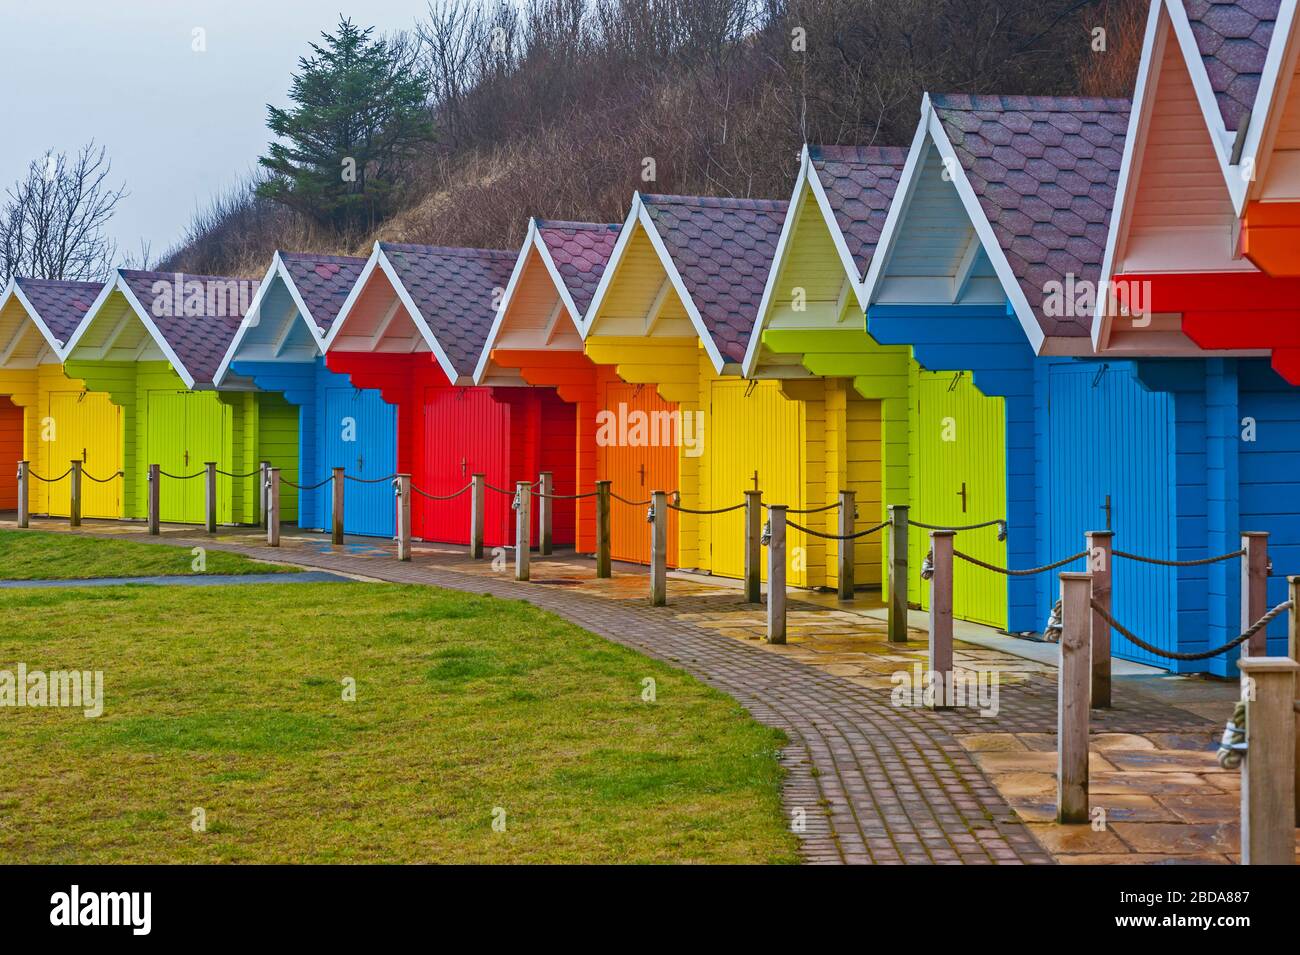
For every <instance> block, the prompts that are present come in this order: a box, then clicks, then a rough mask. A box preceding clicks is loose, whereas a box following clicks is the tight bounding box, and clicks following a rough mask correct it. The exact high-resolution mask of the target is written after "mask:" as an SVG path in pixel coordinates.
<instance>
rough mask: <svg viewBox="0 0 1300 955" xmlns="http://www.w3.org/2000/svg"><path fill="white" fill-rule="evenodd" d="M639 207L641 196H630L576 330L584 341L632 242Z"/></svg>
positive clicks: (638, 194) (637, 194)
mask: <svg viewBox="0 0 1300 955" xmlns="http://www.w3.org/2000/svg"><path fill="white" fill-rule="evenodd" d="M640 206H641V194H640V193H639V192H638V193H635V194H634V195H633V196H632V208H631V209H629V210H628V213H627V218H625V219H624V220H623V228H621V229H619V230H618V239H617V240H616V241H615V242H614V251H613V252H611V253H610V256H609V261H608V262H606V263H605V271H603V272H601V273H600V282H598V283H597V285H596V294H595V295H593V296H592V297H591V304H590V305H588V306H587V313H586V314H585V315H584V316H583V317H582V323H581V324H580V325H579V327H578V330H579V331H580V332H581V333H582V337H583V338H584V339H585V338H586V337H587V334H588V332H590V331H591V323H592V322H593V321H595V319H596V315H597V314H599V312H600V306H601V305H603V304H604V303H605V294H606V293H607V292H608V291H609V286H610V283H611V282H613V281H614V273H615V272H616V271H617V269H618V265H619V263H620V262H622V261H623V253H624V251H626V249H627V244H628V243H629V242H631V241H632V235H633V233H634V232H635V231H636V221H637V210H638V209H639V208H640Z"/></svg>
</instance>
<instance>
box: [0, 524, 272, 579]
mask: <svg viewBox="0 0 1300 955" xmlns="http://www.w3.org/2000/svg"><path fill="white" fill-rule="evenodd" d="M195 558H196V555H194V554H192V553H191V552H190V550H189V549H188V548H183V547H172V546H168V545H166V544H145V543H140V542H138V541H133V540H104V539H98V538H91V537H77V536H75V535H72V534H65V533H61V532H57V531H56V532H50V531H33V530H23V531H13V530H0V580H69V579H74V578H81V577H84V578H91V577H160V576H169V577H170V576H175V575H180V574H185V575H188V574H193V573H195V570H194V561H195ZM203 559H204V561H205V563H206V570H205V571H204V572H205V573H209V574H269V573H279V572H282V571H296V570H297V568H296V567H281V566H278V565H276V564H261V563H258V562H257V561H255V560H249V559H248V558H247V557H241V556H239V555H238V554H226V553H223V552H221V551H218V550H208V551H207V552H206V553H205V554H204V555H203Z"/></svg>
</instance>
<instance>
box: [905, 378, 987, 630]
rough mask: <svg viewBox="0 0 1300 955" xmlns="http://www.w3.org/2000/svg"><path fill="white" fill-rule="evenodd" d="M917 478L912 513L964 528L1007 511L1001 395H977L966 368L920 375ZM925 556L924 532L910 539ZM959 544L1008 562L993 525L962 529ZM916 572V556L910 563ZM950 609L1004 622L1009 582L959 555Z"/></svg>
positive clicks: (924, 594)
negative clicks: (979, 528)
mask: <svg viewBox="0 0 1300 955" xmlns="http://www.w3.org/2000/svg"><path fill="white" fill-rule="evenodd" d="M917 397H918V409H917V412H918V413H917V480H918V482H919V487H918V490H919V492H920V493H919V495H918V500H917V506H916V507H915V508H913V516H914V517H915V518H916V519H917V520H919V521H923V522H925V523H927V524H934V525H939V526H962V525H966V524H979V523H982V522H983V521H989V520H997V519H1000V518H1005V517H1006V516H1007V514H1006V510H1007V475H1006V417H1005V413H1004V403H1003V399H1001V398H990V397H987V396H985V395H983V394H981V393H980V391H979V389H978V388H976V387H975V385H974V384H973V383H972V382H971V378H970V375H969V374H967V373H966V372H960V373H958V372H922V373H921V375H920V378H919V381H918V396H917ZM911 545H912V548H913V549H914V552H915V553H917V554H918V555H919V556H920V557H922V558H923V557H924V556H925V555H926V553H928V552H929V549H930V539H929V531H925V530H922V529H920V528H917V529H916V530H915V531H914V533H913V539H912V541H911ZM957 547H958V549H959V550H962V551H964V552H965V553H968V554H970V555H971V556H972V557H978V558H979V559H981V560H984V561H987V562H989V563H991V564H997V565H998V566H1001V567H1005V566H1006V559H1007V545H1006V543H1005V542H1004V541H999V540H998V539H997V529H996V528H995V527H988V528H983V529H981V530H977V531H963V532H961V533H959V534H958V535H957ZM911 563H912V566H913V568H914V570H913V573H914V574H915V575H917V576H918V580H919V574H920V563H921V562H920V560H915V561H912V562H911ZM919 590H920V597H921V606H922V607H923V608H928V607H929V606H930V587H929V583H928V582H924V581H922V582H920V585H919ZM952 599H953V615H954V616H956V617H958V618H960V619H962V620H970V621H973V622H975V623H983V624H988V625H989V626H992V627H999V628H1005V627H1006V625H1007V586H1006V581H1005V579H1003V578H1002V577H1001V576H999V575H995V574H993V573H992V572H991V571H987V570H983V569H982V568H979V567H974V566H972V565H971V564H968V563H966V562H965V561H962V560H956V561H954V562H953V596H952Z"/></svg>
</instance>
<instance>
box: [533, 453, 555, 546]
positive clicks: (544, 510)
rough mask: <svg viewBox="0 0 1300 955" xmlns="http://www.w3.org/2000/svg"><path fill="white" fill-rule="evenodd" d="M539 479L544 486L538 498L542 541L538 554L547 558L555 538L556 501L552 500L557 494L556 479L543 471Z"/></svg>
mask: <svg viewBox="0 0 1300 955" xmlns="http://www.w3.org/2000/svg"><path fill="white" fill-rule="evenodd" d="M539 477H540V479H541V485H542V486H541V487H540V488H539V489H538V490H540V491H541V493H540V494H539V495H538V497H537V533H538V535H539V536H540V538H541V539H540V540H539V541H538V542H537V553H538V554H539V555H541V556H543V557H545V556H547V555H549V554H550V553H551V551H552V544H551V539H552V538H553V537H554V536H555V501H554V500H553V499H552V498H551V495H552V494H554V493H555V477H554V475H553V474H552V473H551V472H550V471H543V472H542V473H541V474H540V475H539Z"/></svg>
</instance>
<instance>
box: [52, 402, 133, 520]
mask: <svg viewBox="0 0 1300 955" xmlns="http://www.w3.org/2000/svg"><path fill="white" fill-rule="evenodd" d="M45 416H46V418H47V419H48V421H47V423H46V424H47V432H46V433H47V434H49V436H50V438H51V441H50V446H49V456H48V458H47V460H48V461H49V465H48V467H49V469H50V470H51V472H52V473H51V475H50V476H57V475H59V474H62V473H63V472H64V471H66V470H67V469H68V466H69V464H70V463H71V462H72V461H74V460H77V461H80V462H81V467H82V474H83V477H82V481H81V514H82V516H83V517H108V518H114V517H121V516H122V481H121V479H119V478H113V479H111V480H110V478H112V475H114V474H116V473H117V472H118V470H119V469H120V468H121V467H122V409H121V408H119V407H118V406H117V405H115V404H113V402H112V401H110V400H109V398H108V395H106V394H102V393H99V392H85V391H52V392H49V394H48V397H47V404H46V410H45ZM91 478H99V479H100V480H98V481H95V480H91ZM71 499H72V482H71V481H70V480H69V479H68V478H64V479H63V480H62V481H59V482H57V483H56V484H52V485H50V488H49V511H50V513H51V514H53V515H56V516H59V517H66V516H67V515H68V513H69V512H70V510H71Z"/></svg>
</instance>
